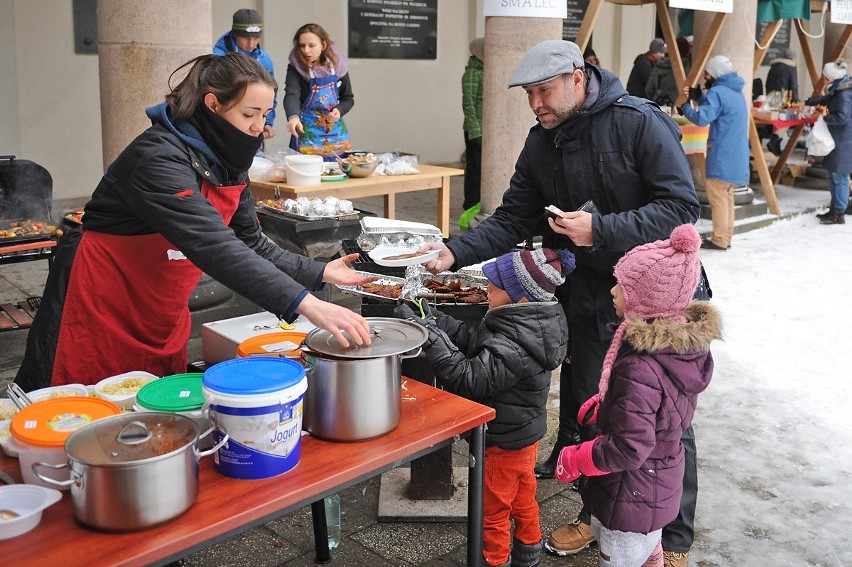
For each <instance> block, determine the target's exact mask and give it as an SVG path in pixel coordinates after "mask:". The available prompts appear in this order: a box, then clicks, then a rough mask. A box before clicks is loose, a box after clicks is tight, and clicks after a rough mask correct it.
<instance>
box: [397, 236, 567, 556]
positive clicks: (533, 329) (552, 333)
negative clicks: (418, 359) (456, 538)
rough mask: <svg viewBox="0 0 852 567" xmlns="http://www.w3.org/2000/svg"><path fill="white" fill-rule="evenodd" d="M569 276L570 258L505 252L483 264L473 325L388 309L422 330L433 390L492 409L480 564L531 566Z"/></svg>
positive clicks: (537, 543) (536, 550)
mask: <svg viewBox="0 0 852 567" xmlns="http://www.w3.org/2000/svg"><path fill="white" fill-rule="evenodd" d="M573 269H574V255H573V254H571V252H568V251H567V250H551V249H549V248H542V249H539V250H521V251H516V252H510V253H508V254H504V255H503V256H500V257H499V258H497V259H496V260H495V261H493V262H490V263H487V264H485V265H484V266H483V267H482V271H483V273H484V274H485V276H486V277H487V278H488V282H489V283H488V312H487V313H486V314H485V318H484V319H483V320H482V322H481V323H480V324H479V325H478V326H477V327H472V326H469V325H467V324H466V323H464V322H462V321H458V320H457V319H454V318H453V317H450V316H449V315H446V314H445V313H442V312H440V311H438V310H431V311H430V312H429V313H428V314H426V315H425V316H424V317H421V316H420V315H419V314H415V312H414V310H412V309H411V307H409V306H408V305H401V306H399V307H397V308H396V309H395V310H394V314H395V315H396V316H397V317H400V318H405V319H408V320H410V321H414V322H415V323H417V324H419V325H422V326H423V327H425V328H426V330H427V331H428V333H429V338H428V339H427V340H426V343H425V344H424V345H423V353H424V355H425V357H426V359H427V360H428V361H429V363H430V364H431V366H432V369H433V371H434V373H435V378H436V379H437V381H438V384H440V385H441V386H443V387H444V388H445V389H446V390H448V391H450V392H453V393H455V394H458V395H460V396H464V397H465V398H469V399H471V400H474V401H476V402H479V403H481V404H484V405H487V406H490V407H493V408H494V409H495V411H496V417H495V418H494V420H493V421H491V422H489V423H488V431H487V432H486V436H485V498H484V531H483V555H484V557H485V562H486V563H487V564H488V565H503V566H508V565H512V566H515V567H522V566H529V567H532V566H534V565H538V564H539V556H540V553H541V546H542V544H541V526H540V524H539V510H538V502H536V499H535V493H536V477H535V472H534V468H535V464H536V456H537V454H538V442H539V440H540V439H541V438H542V437H543V436H544V433H545V430H546V428H547V411H546V404H547V395H548V392H549V390H550V379H551V372H552V371H553V370H554V369H556V368H559V367H560V366H561V365H562V362H563V361H564V360H565V355H566V354H567V352H568V324H567V321H566V319H565V314H564V312H563V309H562V306H561V305H560V304H559V303H558V302H557V301H555V300H554V297H553V295H554V293H555V291H556V288H557V287H558V286H560V285H562V283H564V282H565V277H566V276H567V275H568V274H569V273H570V272H571V271H572V270H573ZM512 521H514V542H513V541H512V539H513V537H512V530H511V526H512ZM510 546H511V547H510Z"/></svg>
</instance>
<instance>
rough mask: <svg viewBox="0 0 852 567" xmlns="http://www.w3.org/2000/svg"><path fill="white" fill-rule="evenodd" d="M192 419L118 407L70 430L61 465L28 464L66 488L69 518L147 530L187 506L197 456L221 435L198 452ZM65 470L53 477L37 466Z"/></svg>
mask: <svg viewBox="0 0 852 567" xmlns="http://www.w3.org/2000/svg"><path fill="white" fill-rule="evenodd" d="M212 432H213V428H210V429H209V430H207V431H206V432H204V433H203V434H201V435H199V431H198V424H197V423H196V422H195V420H193V419H191V418H189V417H186V416H183V415H179V414H174V413H165V412H145V413H124V414H120V415H116V416H113V417H108V418H105V419H101V420H98V421H96V422H93V423H90V424H88V425H86V426H85V427H82V428H80V429H78V430H77V431H75V432H74V433H72V434H71V435H70V436H69V437H68V440H67V441H66V442H65V453H66V455H67V456H68V463H67V464H61V465H52V464H49V463H34V464H33V472H34V473H35V474H36V476H38V477H39V478H40V479H41V480H43V481H45V482H47V483H49V484H56V485H58V486H68V485H70V486H71V502H72V505H73V509H74V517H75V518H77V520H79V521H80V522H82V523H84V524H86V525H88V526H91V527H94V528H98V529H102V530H108V531H132V530H139V529H145V528H150V527H153V526H156V525H158V524H161V523H163V522H167V521H169V520H171V519H173V518H176V517H177V516H179V515H181V514H183V513H184V512H186V511H187V510H188V509H189V508H190V506H192V504H193V503H194V502H195V498H196V496H197V495H198V459H200V458H201V457H205V456H207V455H211V454H213V453H214V452H216V451H217V450H218V449H219V447H221V446H222V445H223V444H224V443H226V442H227V441H228V435H227V433H225V432H224V431H223V432H222V433H223V439H222V441H220V442H219V443H218V444H217V445H216V446H215V447H213V448H211V449H208V450H206V451H199V450H198V449H197V448H196V444H197V443H198V442H199V440H200V439H201V438H202V437H206V436H207V435H209V434H210V433H212ZM66 466H67V467H68V468H69V469H70V473H71V478H70V479H69V480H66V481H56V480H54V479H51V478H49V477H47V476H44V475H42V474H41V473H40V472H39V470H38V469H40V468H52V469H57V468H63V467H66Z"/></svg>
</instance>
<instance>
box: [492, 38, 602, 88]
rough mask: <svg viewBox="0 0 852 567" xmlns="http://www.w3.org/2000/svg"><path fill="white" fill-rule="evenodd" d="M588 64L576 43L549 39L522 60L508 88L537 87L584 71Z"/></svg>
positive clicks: (530, 51) (528, 52) (531, 50)
mask: <svg viewBox="0 0 852 567" xmlns="http://www.w3.org/2000/svg"><path fill="white" fill-rule="evenodd" d="M585 64H586V62H585V61H584V60H583V54H582V53H580V48H579V47H577V44H576V43H573V42H570V41H562V40H560V39H549V40H547V41H542V42H541V43H539V44H538V45H536V46H535V47H533V48H532V49H530V50H529V51H527V53H526V54H525V55H524V56H523V57H522V58H521V61H520V63H518V66H517V67H515V71H514V72H513V73H512V76H511V78H510V79H509V82H508V87H509V88H512V87H518V86H521V85H537V84H539V83H546V82H547V81H549V80H551V79H554V78H556V77H558V76H559V75H564V74H565V73H573V72H574V69H582V68H583V67H584V66H585Z"/></svg>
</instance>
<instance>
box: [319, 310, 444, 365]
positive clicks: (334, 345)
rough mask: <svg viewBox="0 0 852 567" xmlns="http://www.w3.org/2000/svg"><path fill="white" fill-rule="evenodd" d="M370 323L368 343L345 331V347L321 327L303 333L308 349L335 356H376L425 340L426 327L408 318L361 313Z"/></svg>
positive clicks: (387, 354)
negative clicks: (350, 335)
mask: <svg viewBox="0 0 852 567" xmlns="http://www.w3.org/2000/svg"><path fill="white" fill-rule="evenodd" d="M365 319H366V320H367V323H369V325H370V337H371V340H372V344H370V346H356V345H355V342H354V341H353V340H352V339H351V338H350V337H349V334H348V333H346V332H345V331H344V332H343V334H344V335H345V336H346V339H347V340H348V341H349V345H350V346H348V347H344V346H342V345H341V344H340V343H339V342H337V339H335V338H334V335H332V334H331V333H330V332H328V331H326V330H325V329H320V328H316V329H313V330H312V331H311V332H309V333H308V335H307V336H306V337H305V345H307V347H308V348H309V349H311V350H312V351H315V352H318V353H320V354H327V355H329V356H335V357H338V358H380V357H383V356H391V355H395V354H403V353H405V352H409V351H412V350H414V349H416V348H417V347H419V346H420V345H422V344H423V343H424V342H426V339H427V338H428V336H429V335H428V334H427V333H426V329H424V328H423V327H421V326H420V325H418V324H416V323H412V322H411V321H405V320H404V319H394V318H393V317H365Z"/></svg>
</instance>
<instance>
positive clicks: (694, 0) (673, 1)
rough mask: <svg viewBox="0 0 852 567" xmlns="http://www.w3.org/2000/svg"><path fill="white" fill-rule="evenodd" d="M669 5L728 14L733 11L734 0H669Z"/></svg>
mask: <svg viewBox="0 0 852 567" xmlns="http://www.w3.org/2000/svg"><path fill="white" fill-rule="evenodd" d="M669 7H670V8H686V9H687V10H701V11H702V12H724V13H726V14H730V13H731V12H733V11H734V0H669Z"/></svg>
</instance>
